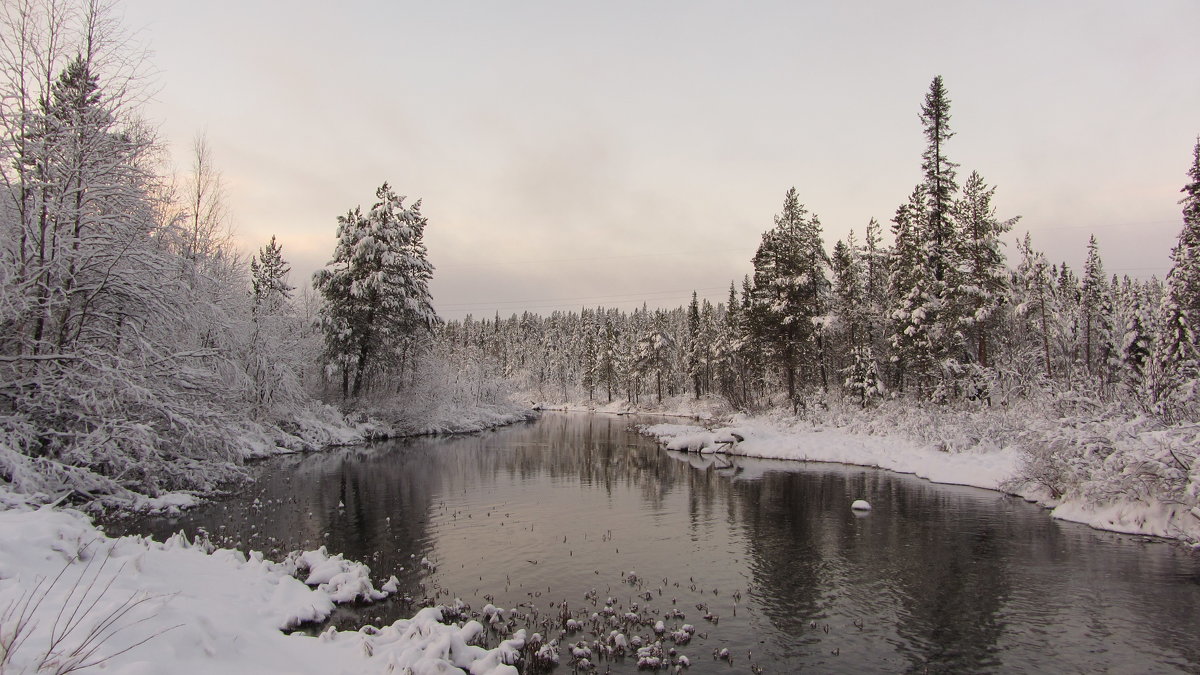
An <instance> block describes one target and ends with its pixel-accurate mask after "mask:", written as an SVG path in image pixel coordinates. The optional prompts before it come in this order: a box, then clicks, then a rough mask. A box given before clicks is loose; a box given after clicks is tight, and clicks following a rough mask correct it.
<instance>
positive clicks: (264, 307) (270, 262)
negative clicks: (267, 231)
mask: <svg viewBox="0 0 1200 675" xmlns="http://www.w3.org/2000/svg"><path fill="white" fill-rule="evenodd" d="M291 271H292V268H291V266H290V265H288V264H287V262H286V261H284V259H283V249H282V247H280V246H279V244H278V243H277V242H276V241H275V235H271V241H270V242H268V243H267V245H266V246H263V247H262V248H260V249H259V250H258V254H257V255H255V256H253V257H252V258H250V293H251V294H252V295H253V298H254V312H255V314H258V313H265V314H276V313H278V312H280V311H282V310H283V308H284V306H285V305H286V304H287V303H288V301H289V300H291V299H292V291H293V290H294V288H293V287H292V286H290V285H289V284H288V282H287V277H288V274H289V273H290V272H291Z"/></svg>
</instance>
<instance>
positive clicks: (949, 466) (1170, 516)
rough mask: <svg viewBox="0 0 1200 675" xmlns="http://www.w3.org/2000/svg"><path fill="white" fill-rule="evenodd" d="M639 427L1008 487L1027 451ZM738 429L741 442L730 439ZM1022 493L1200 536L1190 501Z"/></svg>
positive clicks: (1091, 518)
mask: <svg viewBox="0 0 1200 675" xmlns="http://www.w3.org/2000/svg"><path fill="white" fill-rule="evenodd" d="M639 430H640V431H641V432H642V433H643V434H645V435H647V436H651V437H653V438H655V439H656V440H657V441H658V442H659V443H660V444H662V445H663V446H664V447H665V449H667V450H679V451H685V452H695V453H724V454H730V455H739V456H745V457H759V458H764V459H783V460H797V461H808V462H836V463H840V464H852V465H857V466H869V467H876V468H881V469H888V470H891V471H896V472H898V473H909V474H914V475H916V476H918V477H920V478H925V479H927V480H930V481H932V482H934V483H947V484H954V485H966V486H971V487H979V488H985V489H989V490H1000V491H1005V492H1008V491H1009V490H1006V489H1005V488H1004V487H1003V486H1004V485H1005V483H1006V482H1008V481H1009V480H1010V479H1011V478H1013V477H1014V476H1015V475H1017V473H1018V471H1019V470H1020V468H1021V463H1022V461H1023V457H1022V453H1021V452H1020V451H1018V450H1017V449H1015V448H1011V447H1006V448H1001V449H998V450H988V451H978V452H972V451H966V452H945V451H943V450H939V449H937V448H935V447H932V446H922V445H920V444H918V443H915V442H913V441H910V440H908V439H906V438H902V437H897V436H869V435H864V434H855V433H850V432H847V431H844V430H841V429H837V428H828V427H819V426H812V425H810V424H807V423H803V422H801V423H796V424H793V425H788V424H786V423H780V422H778V421H774V420H762V419H753V418H745V419H742V420H740V421H738V423H736V424H734V425H731V426H726V427H720V428H715V429H711V430H710V429H706V428H704V427H700V426H695V425H688V424H652V425H643V426H641V427H639ZM733 434H737V435H738V436H740V437H741V438H742V439H744V440H741V441H740V442H736V443H734V442H730V441H731V440H732V438H731V437H732V435H733ZM1018 494H1019V496H1021V497H1024V498H1026V499H1029V500H1030V501H1035V502H1037V503H1040V504H1042V505H1043V506H1046V507H1048V508H1052V509H1053V511H1052V512H1051V515H1052V516H1053V517H1054V518H1057V519H1060V520H1066V521H1070V522H1077V523H1082V524H1085V525H1089V526H1091V527H1094V528H1096V529H1100V530H1109V531H1113V532H1121V533H1125V534H1138V535H1149V536H1156V537H1166V538H1171V539H1181V540H1184V541H1189V542H1200V513H1195V512H1194V511H1195V510H1192V511H1189V510H1188V509H1187V507H1185V506H1181V505H1175V504H1165V503H1162V502H1157V501H1151V502H1145V501H1121V502H1114V503H1110V504H1105V505H1091V504H1086V503H1083V502H1077V501H1065V502H1057V501H1053V500H1049V499H1047V498H1045V496H1044V495H1040V494H1035V493H1032V492H1029V493H1018Z"/></svg>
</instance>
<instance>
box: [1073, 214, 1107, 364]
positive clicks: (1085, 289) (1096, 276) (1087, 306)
mask: <svg viewBox="0 0 1200 675" xmlns="http://www.w3.org/2000/svg"><path fill="white" fill-rule="evenodd" d="M1081 291H1082V297H1081V299H1080V314H1081V315H1082V316H1081V317H1080V319H1081V320H1080V324H1081V326H1080V327H1081V329H1082V331H1083V364H1084V369H1085V370H1087V372H1088V373H1089V374H1092V375H1096V374H1102V373H1103V372H1104V368H1103V364H1104V362H1105V360H1106V358H1107V355H1105V354H1104V348H1103V345H1104V344H1106V342H1107V340H1108V337H1107V335H1106V332H1107V331H1106V330H1105V328H1106V327H1107V322H1106V320H1105V318H1104V313H1105V311H1106V310H1107V309H1108V308H1109V307H1110V305H1109V303H1108V294H1109V290H1108V281H1107V279H1105V277H1104V262H1103V261H1102V260H1101V259H1100V246H1099V244H1097V243H1096V235H1092V236H1091V237H1090V238H1089V239H1088V247H1087V260H1086V261H1085V262H1084V264H1083V286H1082V289H1081Z"/></svg>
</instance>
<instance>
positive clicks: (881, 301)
mask: <svg viewBox="0 0 1200 675" xmlns="http://www.w3.org/2000/svg"><path fill="white" fill-rule="evenodd" d="M881 229H882V226H881V225H880V224H879V221H878V220H875V219H874V218H872V219H871V220H870V222H868V223H867V231H866V235H865V238H864V241H863V247H862V250H861V251H860V252H859V258H861V259H862V261H863V268H864V276H863V292H864V294H865V303H866V304H865V307H864V312H865V315H866V321H867V326H866V330H867V339H868V342H869V344H870V345H871V347H872V349H873V350H874V351H875V353H876V354H883V353H885V350H884V346H885V345H886V342H885V341H884V337H885V336H884V330H883V329H884V326H886V325H887V323H888V321H887V305H888V301H887V298H888V279H889V277H890V276H891V270H890V268H889V266H888V259H889V252H888V250H887V249H886V248H885V247H884V246H883V243H882V241H881V239H880V230H881Z"/></svg>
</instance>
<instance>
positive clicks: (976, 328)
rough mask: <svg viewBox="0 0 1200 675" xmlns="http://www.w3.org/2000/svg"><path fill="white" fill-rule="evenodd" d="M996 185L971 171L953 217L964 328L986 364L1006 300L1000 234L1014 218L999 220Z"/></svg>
mask: <svg viewBox="0 0 1200 675" xmlns="http://www.w3.org/2000/svg"><path fill="white" fill-rule="evenodd" d="M995 192H996V188H995V187H994V186H992V187H989V186H988V185H987V184H986V183H984V181H983V177H982V176H980V175H979V173H978V172H975V171H973V172H971V175H970V177H968V178H967V182H966V184H965V185H964V186H963V194H962V198H961V199H959V200H958V201H957V202H955V204H954V218H955V220H956V221H957V225H958V227H957V230H958V232H960V233H961V238H960V240H959V253H958V258H959V259H960V260H961V261H962V269H961V270H960V272H959V275H958V277H959V279H960V281H961V283H959V284H958V285H957V288H956V294H957V296H958V297H957V302H958V303H959V304H960V305H961V311H962V315H963V319H962V324H963V327H964V328H965V329H966V330H967V331H968V332H970V333H971V334H972V335H973V337H974V340H975V358H976V362H977V363H978V364H979V365H980V366H982V367H985V368H986V367H988V364H989V362H988V341H989V339H990V336H991V333H992V331H993V329H994V324H995V320H994V315H995V313H996V310H997V309H998V308H999V307H1000V306H1001V305H1002V304H1003V303H1004V302H1005V299H1006V298H1005V295H1006V293H1007V277H1008V269H1007V267H1006V266H1005V264H1004V253H1003V251H1001V247H1002V246H1003V242H1002V241H1001V237H1002V236H1003V235H1004V234H1005V233H1007V232H1008V231H1009V230H1011V229H1012V227H1013V225H1014V224H1016V222H1017V220H1018V219H1017V218H1010V219H1008V220H998V219H997V218H996V209H995V207H993V206H992V196H993V195H994V194H995Z"/></svg>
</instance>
